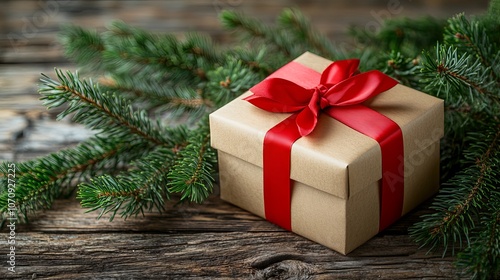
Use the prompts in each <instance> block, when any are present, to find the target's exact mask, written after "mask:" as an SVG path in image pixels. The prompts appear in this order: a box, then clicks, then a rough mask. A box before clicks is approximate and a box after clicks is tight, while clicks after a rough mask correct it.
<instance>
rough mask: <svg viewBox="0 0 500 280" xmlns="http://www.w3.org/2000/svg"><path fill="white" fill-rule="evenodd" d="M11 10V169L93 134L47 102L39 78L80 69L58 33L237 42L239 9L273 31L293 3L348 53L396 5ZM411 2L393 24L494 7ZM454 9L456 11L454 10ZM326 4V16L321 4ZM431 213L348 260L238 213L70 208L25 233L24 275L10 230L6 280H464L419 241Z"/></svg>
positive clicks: (86, 4) (4, 104)
mask: <svg viewBox="0 0 500 280" xmlns="http://www.w3.org/2000/svg"><path fill="white" fill-rule="evenodd" d="M368 2H369V3H368V4H366V3H365V4H363V5H361V4H362V3H363V2H362V1H359V0H358V1H355V0H352V1H347V0H346V1H339V2H335V3H330V2H328V4H327V3H326V1H325V2H323V1H321V0H313V1H302V0H296V1H285V0H279V1H263V0H259V1H252V2H250V3H246V2H243V1H239V0H231V1H229V0H214V1H180V0H176V1H164V2H163V1H83V0H82V1H60V0H47V1H36V0H30V1H6V2H5V1H4V2H3V3H2V7H1V8H0V160H2V161H9V162H18V161H22V160H26V159H31V158H33V157H36V156H41V155H45V154H47V153H49V152H53V151H56V150H59V149H61V148H63V147H67V146H71V145H74V144H76V143H78V142H80V141H82V140H84V139H86V138H87V137H89V136H90V135H91V134H92V133H91V132H89V131H87V130H86V129H84V128H83V127H81V126H79V125H77V124H73V123H71V122H69V121H62V122H56V121H55V120H54V116H55V114H56V113H57V112H46V111H45V109H44V108H43V106H42V105H41V102H40V101H39V100H38V96H37V94H36V84H37V80H38V78H39V73H40V72H44V73H49V74H50V73H52V69H53V67H55V66H57V67H60V68H63V69H70V70H73V69H75V68H76V67H75V66H74V65H72V64H71V63H70V62H68V61H67V60H66V59H65V58H64V57H63V55H62V50H61V47H60V46H59V44H58V43H57V42H56V40H55V37H56V34H57V30H58V28H59V27H58V26H59V24H61V23H64V22H73V23H75V24H78V25H83V26H87V27H92V28H98V29H102V27H103V26H104V25H105V24H106V23H107V22H109V21H110V20H111V19H117V18H121V19H123V20H126V21H127V22H129V23H131V24H132V25H135V26H140V27H144V28H146V29H149V30H154V31H162V32H172V33H175V34H179V33H183V32H185V31H192V30H197V31H202V32H208V33H209V34H211V35H212V36H213V37H214V38H215V39H218V40H222V41H224V40H227V39H228V37H227V34H226V33H224V32H223V30H222V28H221V27H220V25H219V24H218V20H217V12H218V11H219V10H220V9H221V8H230V9H236V10H241V11H245V12H247V13H249V14H255V15H256V16H258V17H259V18H261V19H262V20H264V21H266V22H272V21H273V20H274V17H275V16H276V14H277V13H278V12H279V11H280V10H281V9H282V8H283V7H285V6H288V5H290V3H291V4H293V5H295V6H298V7H300V8H301V9H302V10H303V11H304V13H305V14H306V15H308V16H309V17H310V18H312V19H313V24H314V25H315V26H317V27H318V29H319V30H321V31H322V32H324V33H325V34H327V35H328V36H329V37H331V38H332V40H334V41H336V42H337V43H340V44H342V43H343V42H347V40H348V39H347V38H346V36H345V33H344V31H345V30H346V27H347V26H348V25H349V24H352V23H353V24H358V25H361V26H363V25H366V24H367V23H368V22H370V21H373V20H376V16H374V14H379V15H381V14H384V11H386V10H387V7H388V6H387V5H388V4H387V3H386V1H368ZM401 3H402V6H401V7H402V9H401V10H400V12H399V13H398V14H389V15H390V16H391V17H392V16H394V17H395V16H403V15H409V16H418V15H424V14H432V15H435V16H441V17H448V16H450V15H453V14H455V13H456V12H459V11H467V12H468V13H472V14H473V13H481V12H483V11H484V10H485V9H486V3H487V1H476V2H474V4H469V6H466V4H467V2H465V1H456V0H440V1H426V2H425V4H420V5H416V4H415V3H403V2H401ZM450 3H452V4H453V5H452V6H451V7H448V6H449V4H450ZM320 4H321V5H320ZM427 206H428V204H425V205H422V206H420V207H419V208H418V209H416V210H415V211H413V212H411V213H410V214H409V215H407V216H405V217H404V218H402V219H401V220H400V221H399V222H397V223H396V224H395V225H393V226H391V227H390V228H389V229H387V230H385V231H383V232H382V233H380V234H378V235H377V236H376V237H374V238H373V239H371V240H370V241H369V242H367V243H366V244H364V245H363V246H361V247H360V248H358V249H356V250H355V251H354V252H352V253H351V254H349V255H348V256H342V255H340V254H338V253H336V252H334V251H332V250H330V249H327V248H325V247H323V246H321V245H318V244H316V243H314V242H311V241H309V240H307V239H305V238H302V237H300V236H297V235H295V234H293V233H290V232H286V231H283V230H281V229H280V228H278V227H276V226H274V225H272V224H270V223H268V222H266V221H264V220H262V219H260V218H258V217H256V216H254V215H252V214H250V213H248V212H246V211H243V210H241V209H239V208H237V207H234V206H232V205H230V204H228V203H225V202H223V201H221V200H220V199H219V198H218V195H217V193H215V194H214V195H212V197H211V198H210V199H209V200H208V201H206V203H204V204H203V205H181V206H175V207H174V206H173V205H167V209H169V210H168V211H167V213H165V214H163V215H160V214H157V213H147V214H146V216H145V217H138V218H132V219H128V220H126V221H123V220H120V219H116V220H115V221H113V222H108V221H107V220H106V219H102V220H96V219H95V217H96V214H95V213H87V214H86V213H84V210H83V209H82V208H81V207H80V205H79V203H78V201H76V200H75V199H74V198H68V199H59V200H57V201H56V202H55V204H54V205H53V207H52V208H51V209H50V210H47V211H45V212H43V213H40V214H39V215H38V216H37V217H36V218H35V219H33V220H32V222H31V223H30V224H29V225H22V226H19V225H16V229H15V238H16V242H17V243H16V251H15V254H16V268H15V270H16V273H11V272H9V271H8V270H7V268H8V264H7V263H6V261H7V256H6V254H8V253H9V247H8V244H7V237H8V234H9V233H8V231H7V230H6V229H2V230H1V231H0V256H1V257H0V260H1V261H0V271H1V272H0V279H148V278H157V279H232V278H250V279H337V278H347V279H374V278H386V279H413V278H415V279H422V278H425V279H437V278H456V277H457V274H456V271H455V269H454V268H453V264H452V262H453V258H452V257H445V258H441V255H440V254H435V253H434V254H426V249H419V248H418V246H417V245H416V244H415V243H414V242H413V241H411V240H410V238H409V236H408V235H407V228H408V226H410V225H412V224H413V223H414V222H415V221H417V220H418V217H419V216H420V215H421V214H422V213H425V212H426V211H428V210H426V209H427Z"/></svg>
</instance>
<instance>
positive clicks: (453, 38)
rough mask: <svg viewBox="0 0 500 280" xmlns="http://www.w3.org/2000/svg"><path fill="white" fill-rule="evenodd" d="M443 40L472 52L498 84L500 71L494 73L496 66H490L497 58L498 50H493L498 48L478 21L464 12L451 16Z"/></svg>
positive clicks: (499, 53)
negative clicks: (466, 16)
mask: <svg viewBox="0 0 500 280" xmlns="http://www.w3.org/2000/svg"><path fill="white" fill-rule="evenodd" d="M445 41H446V42H447V43H449V44H450V45H454V46H456V47H457V48H459V49H460V50H461V51H462V52H469V53H474V54H475V56H476V57H477V58H478V59H479V60H480V61H481V64H483V65H484V67H485V68H487V71H488V72H489V73H490V75H491V78H492V79H493V80H494V81H496V83H497V86H498V85H500V73H496V72H495V71H494V70H495V69H496V68H492V65H494V63H496V62H498V60H499V56H500V51H497V52H496V53H495V51H494V50H496V49H498V48H497V46H496V44H493V43H492V42H491V41H490V38H489V36H488V34H487V32H486V29H485V28H481V25H480V22H479V21H469V20H467V19H466V18H465V15H464V14H459V15H457V16H455V17H453V18H451V19H450V20H449V21H448V26H447V28H446V29H445Z"/></svg>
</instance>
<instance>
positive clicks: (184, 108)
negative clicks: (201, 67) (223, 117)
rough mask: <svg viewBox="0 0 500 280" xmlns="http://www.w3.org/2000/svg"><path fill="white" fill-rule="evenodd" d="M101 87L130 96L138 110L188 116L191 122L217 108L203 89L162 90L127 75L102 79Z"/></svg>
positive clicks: (145, 81) (149, 82)
mask: <svg viewBox="0 0 500 280" xmlns="http://www.w3.org/2000/svg"><path fill="white" fill-rule="evenodd" d="M99 84H100V85H104V87H105V89H106V90H109V91H112V92H120V93H122V94H123V95H122V96H126V94H129V95H131V96H128V97H127V98H128V99H130V100H131V101H133V105H134V106H135V107H138V108H144V109H145V110H147V111H152V110H154V111H156V112H158V113H163V112H169V113H170V114H171V116H172V117H173V118H177V117H179V116H187V117H188V121H198V120H199V119H200V118H201V117H202V116H204V115H205V114H206V113H207V112H210V111H211V110H213V109H214V107H215V104H213V102H212V101H211V100H210V99H208V98H206V97H205V96H203V94H202V92H203V90H202V88H197V89H196V90H195V89H194V88H193V87H186V86H178V87H169V86H162V84H160V83H155V82H154V81H150V80H147V79H142V78H140V79H137V78H136V77H133V76H132V77H131V76H124V75H121V76H116V75H115V76H110V77H106V78H101V79H100V81H99Z"/></svg>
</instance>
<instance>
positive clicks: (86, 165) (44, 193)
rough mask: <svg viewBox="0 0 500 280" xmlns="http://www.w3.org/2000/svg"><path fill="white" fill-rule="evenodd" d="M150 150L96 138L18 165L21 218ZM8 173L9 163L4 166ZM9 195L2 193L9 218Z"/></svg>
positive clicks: (0, 204) (0, 202) (1, 209)
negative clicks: (92, 178)
mask: <svg viewBox="0 0 500 280" xmlns="http://www.w3.org/2000/svg"><path fill="white" fill-rule="evenodd" d="M147 151H148V146H147V145H144V143H137V142H135V143H134V142H126V143H124V142H122V141H121V139H118V138H114V137H107V138H101V137H98V136H96V137H93V138H90V139H88V140H86V141H85V142H82V143H81V144H79V145H78V146H76V147H74V148H68V149H65V150H61V151H59V152H57V153H53V154H50V155H48V156H46V157H43V158H39V159H35V160H32V161H28V162H24V163H19V164H16V177H17V178H16V188H15V195H16V198H17V199H16V209H17V212H16V214H18V215H19V216H18V218H19V219H20V220H23V221H27V220H28V216H29V214H32V213H35V212H36V211H38V210H41V209H47V208H49V207H50V206H51V205H52V202H53V200H54V199H55V198H57V197H58V196H60V195H61V194H62V193H71V192H72V190H73V187H74V181H75V180H76V181H84V180H87V179H88V178H90V177H91V176H95V175H96V174H100V173H103V172H115V171H116V170H118V169H119V168H120V166H121V165H122V164H123V162H126V161H128V160H130V159H133V158H134V157H137V156H141V155H142V154H143V153H145V152H147ZM0 173H1V174H8V164H7V163H6V162H5V163H2V164H0ZM7 206H8V192H6V191H3V192H1V193H0V213H2V217H1V218H2V220H4V219H5V218H7V216H6V215H7Z"/></svg>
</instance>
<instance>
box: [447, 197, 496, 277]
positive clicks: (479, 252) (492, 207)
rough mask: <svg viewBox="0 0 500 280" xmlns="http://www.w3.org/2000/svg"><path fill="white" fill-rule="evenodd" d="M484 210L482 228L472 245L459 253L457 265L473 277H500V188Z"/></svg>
mask: <svg viewBox="0 0 500 280" xmlns="http://www.w3.org/2000/svg"><path fill="white" fill-rule="evenodd" d="M487 206H488V209H486V210H485V211H483V216H482V217H481V221H480V223H481V224H480V226H479V227H480V229H481V230H476V231H474V233H475V235H476V237H475V238H474V240H473V242H472V243H471V246H469V247H468V248H466V249H465V250H464V251H463V252H462V253H460V254H459V255H458V261H457V267H459V268H462V269H463V270H464V272H465V274H466V275H467V276H471V278H472V279H484V280H487V279H498V278H499V277H500V190H497V191H496V193H495V194H494V195H493V196H492V197H491V198H489V199H488V204H487Z"/></svg>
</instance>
